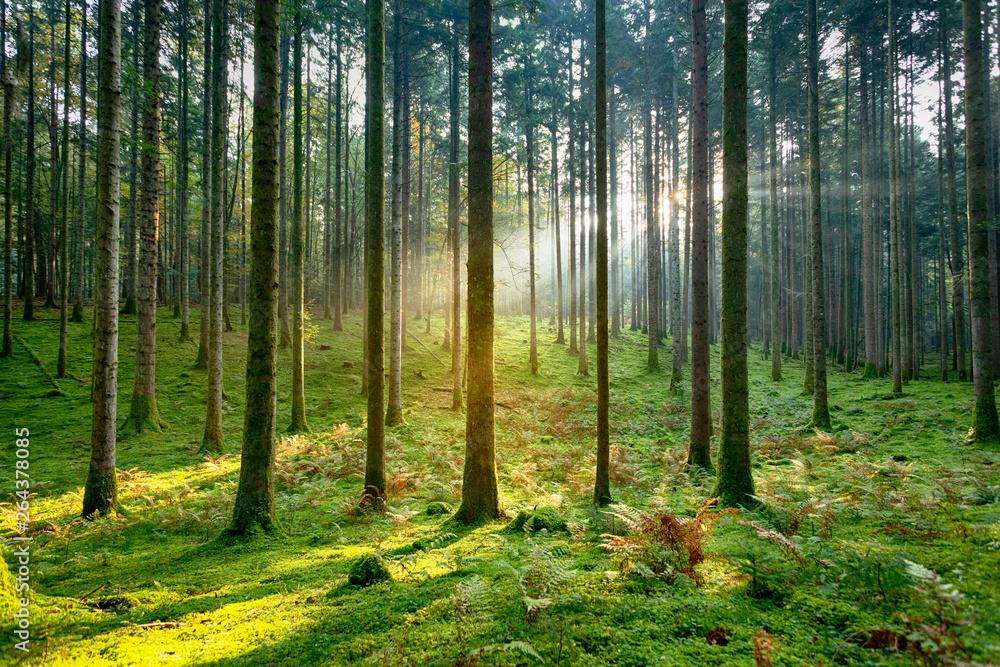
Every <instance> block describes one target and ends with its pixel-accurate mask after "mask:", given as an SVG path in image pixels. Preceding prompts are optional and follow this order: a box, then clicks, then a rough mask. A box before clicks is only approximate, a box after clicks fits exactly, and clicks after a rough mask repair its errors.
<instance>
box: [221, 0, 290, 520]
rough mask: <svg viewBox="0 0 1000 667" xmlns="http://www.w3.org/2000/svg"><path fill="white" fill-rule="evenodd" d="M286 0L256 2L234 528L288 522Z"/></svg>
mask: <svg viewBox="0 0 1000 667" xmlns="http://www.w3.org/2000/svg"><path fill="white" fill-rule="evenodd" d="M280 19H281V2H280V0H258V2H256V3H255V4H254V31H253V40H254V50H253V53H254V100H253V172H252V175H251V186H250V187H251V194H252V199H251V205H250V228H251V230H250V253H251V258H250V283H249V286H250V291H251V295H250V298H249V305H250V317H249V325H248V327H247V371H246V373H247V380H246V382H247V384H246V409H245V410H244V413H243V446H242V450H241V456H240V481H239V486H238V487H237V489H236V500H235V501H234V503H233V522H232V524H231V526H230V528H229V532H230V534H235V535H254V534H257V533H259V532H264V533H272V532H276V531H278V530H280V526H279V524H278V520H277V518H276V517H275V515H274V455H275V449H276V445H277V443H276V438H275V428H276V422H277V415H276V410H275V401H276V395H277V372H276V370H277V369H276V356H277V340H276V332H277V328H278V310H277V305H278V304H277V296H278V294H277V292H278V266H277V264H278V248H277V236H278V198H279V193H280V185H279V180H278V172H279V167H278V125H279V121H280V117H281V115H280V106H281V105H280V102H279V95H278V79H279V76H280V75H279V74H278V72H279V65H278V51H279V38H278V32H279V24H280Z"/></svg>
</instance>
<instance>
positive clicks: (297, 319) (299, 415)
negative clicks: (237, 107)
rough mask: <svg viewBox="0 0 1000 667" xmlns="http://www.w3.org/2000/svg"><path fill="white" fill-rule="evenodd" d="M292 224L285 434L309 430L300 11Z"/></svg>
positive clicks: (296, 35)
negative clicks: (289, 379) (289, 368)
mask: <svg viewBox="0 0 1000 667" xmlns="http://www.w3.org/2000/svg"><path fill="white" fill-rule="evenodd" d="M292 30H293V33H292V40H293V47H292V48H293V53H292V69H293V72H292V86H293V91H292V107H293V109H292V153H293V154H292V160H293V162H292V224H291V227H290V229H289V238H288V242H289V252H290V254H291V257H290V258H289V270H290V271H291V276H290V279H291V289H292V304H291V306H292V414H291V422H290V423H289V425H288V431H289V432H291V433H299V432H303V431H308V430H309V424H308V423H307V422H306V388H305V361H304V359H303V357H304V355H305V271H304V255H305V252H304V250H305V249H304V248H303V244H304V238H303V237H304V229H303V224H304V223H305V220H304V214H303V210H302V204H303V180H302V169H303V164H302V163H303V161H305V159H306V158H305V156H304V154H303V148H302V122H303V117H302V31H303V27H302V10H301V8H297V9H296V10H295V19H294V27H293V28H292Z"/></svg>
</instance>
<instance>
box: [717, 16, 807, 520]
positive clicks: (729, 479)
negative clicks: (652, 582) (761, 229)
mask: <svg viewBox="0 0 1000 667" xmlns="http://www.w3.org/2000/svg"><path fill="white" fill-rule="evenodd" d="M807 2H809V3H810V6H811V7H812V9H811V10H810V16H811V17H812V18H813V19H814V21H813V23H812V24H811V25H812V27H813V29H815V2H816V0H807ZM747 11H748V9H747V1H746V0H730V1H729V2H727V3H726V6H725V38H724V39H725V56H724V57H725V60H724V64H723V74H722V114H723V115H722V183H723V194H722V267H723V269H722V433H721V434H720V437H719V475H718V484H717V487H716V489H715V491H714V492H713V493H712V495H713V496H716V497H717V498H719V501H720V504H722V505H725V506H727V507H739V506H751V505H753V504H754V502H755V500H754V488H753V476H752V475H751V472H750V390H749V371H748V369H747V236H748V234H747V224H748V213H747V202H748V198H749V187H748V177H747V52H748V44H747ZM813 37H814V38H815V35H813ZM812 46H813V47H815V44H812ZM811 81H812V80H811Z"/></svg>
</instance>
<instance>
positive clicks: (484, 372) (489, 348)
mask: <svg viewBox="0 0 1000 667" xmlns="http://www.w3.org/2000/svg"><path fill="white" fill-rule="evenodd" d="M492 15H493V3H492V0H469V263H468V267H469V268H468V271H469V355H468V369H469V408H468V411H467V413H466V428H465V470H464V472H463V475H462V504H461V505H460V506H459V508H458V511H457V512H456V514H455V518H456V519H457V520H459V521H461V522H462V523H465V524H475V523H479V522H481V521H491V520H495V519H498V518H500V517H501V516H503V510H502V509H501V507H500V494H499V488H498V487H499V483H498V480H497V468H496V434H495V432H494V413H493V410H494V407H493V18H492Z"/></svg>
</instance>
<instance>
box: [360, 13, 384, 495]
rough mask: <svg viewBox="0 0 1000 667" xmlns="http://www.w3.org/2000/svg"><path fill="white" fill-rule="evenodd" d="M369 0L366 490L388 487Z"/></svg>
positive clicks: (379, 50)
mask: <svg viewBox="0 0 1000 667" xmlns="http://www.w3.org/2000/svg"><path fill="white" fill-rule="evenodd" d="M367 1H368V35H367V37H368V54H367V56H368V59H367V63H366V67H365V74H366V76H367V80H366V83H367V85H366V86H365V89H366V101H365V108H366V116H367V118H366V119H365V127H366V128H367V130H368V132H367V137H366V141H365V144H366V151H367V154H368V159H367V169H366V171H367V174H366V176H365V205H366V210H367V215H366V217H367V229H366V230H365V232H366V233H365V264H366V266H367V283H366V285H367V287H366V290H367V292H368V294H367V296H368V304H367V313H368V323H367V328H368V331H367V334H368V336H367V341H368V351H367V354H366V356H365V358H366V359H367V369H366V370H367V372H368V433H367V440H368V444H367V451H366V455H365V489H364V493H365V494H366V495H373V496H378V495H380V494H383V493H385V335H384V329H385V317H384V315H383V312H384V311H383V308H384V303H383V301H384V295H385V282H384V280H385V277H384V275H383V274H384V271H385V254H384V253H385V206H384V201H385V111H384V110H385V0H367Z"/></svg>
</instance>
